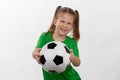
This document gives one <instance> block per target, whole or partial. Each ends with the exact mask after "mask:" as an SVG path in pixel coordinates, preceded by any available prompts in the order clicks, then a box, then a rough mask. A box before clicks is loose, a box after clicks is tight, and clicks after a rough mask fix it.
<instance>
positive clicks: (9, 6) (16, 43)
mask: <svg viewBox="0 0 120 80" xmlns="http://www.w3.org/2000/svg"><path fill="white" fill-rule="evenodd" d="M58 5H61V6H68V7H71V8H73V9H76V10H78V11H79V12H80V16H81V17H80V20H81V21H80V31H81V39H80V41H79V49H80V58H81V61H82V63H81V66H80V67H77V68H75V69H76V70H77V71H78V72H79V74H80V76H81V78H82V80H120V2H119V0H89V1H88V0H79V1H75V0H54V1H52V0H47V1H44V0H43V1H42V0H1V1H0V80H43V79H42V72H41V66H40V65H38V64H37V63H36V61H35V60H34V59H33V58H32V51H33V49H34V47H35V45H36V43H37V40H38V37H39V35H40V34H41V32H43V31H46V30H47V29H48V28H49V26H50V24H51V20H52V17H53V14H54V11H55V9H56V7H57V6H58Z"/></svg>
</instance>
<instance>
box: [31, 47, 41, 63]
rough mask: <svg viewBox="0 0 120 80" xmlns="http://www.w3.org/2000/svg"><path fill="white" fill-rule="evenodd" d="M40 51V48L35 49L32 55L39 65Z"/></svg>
mask: <svg viewBox="0 0 120 80" xmlns="http://www.w3.org/2000/svg"><path fill="white" fill-rule="evenodd" d="M40 51H41V48H36V49H35V50H34V51H33V53H32V56H33V58H34V59H36V61H37V63H38V64H40V63H41V62H40Z"/></svg>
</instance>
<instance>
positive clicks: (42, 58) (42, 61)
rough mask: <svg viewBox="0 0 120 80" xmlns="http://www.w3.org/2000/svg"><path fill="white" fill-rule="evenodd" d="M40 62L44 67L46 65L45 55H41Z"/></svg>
mask: <svg viewBox="0 0 120 80" xmlns="http://www.w3.org/2000/svg"><path fill="white" fill-rule="evenodd" d="M40 62H41V63H42V64H43V65H44V64H45V62H46V59H45V57H44V55H41V58H40Z"/></svg>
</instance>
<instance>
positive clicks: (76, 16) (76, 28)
mask: <svg viewBox="0 0 120 80" xmlns="http://www.w3.org/2000/svg"><path fill="white" fill-rule="evenodd" d="M60 13H69V14H71V15H73V16H74V23H73V24H74V27H73V35H72V36H73V38H74V39H75V40H76V41H78V40H79V39H80V32H79V12H78V11H77V10H75V11H74V10H72V9H71V8H68V7H61V6H58V7H57V8H56V10H55V13H54V17H53V20H52V24H51V26H50V28H49V29H48V31H47V33H48V32H52V33H54V31H55V25H54V19H55V18H56V19H57V18H58V16H59V14H60Z"/></svg>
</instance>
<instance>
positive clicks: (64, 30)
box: [60, 28, 68, 33]
mask: <svg viewBox="0 0 120 80" xmlns="http://www.w3.org/2000/svg"><path fill="white" fill-rule="evenodd" d="M60 30H61V31H62V32H63V33H66V32H67V31H68V30H67V29H64V28H60Z"/></svg>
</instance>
